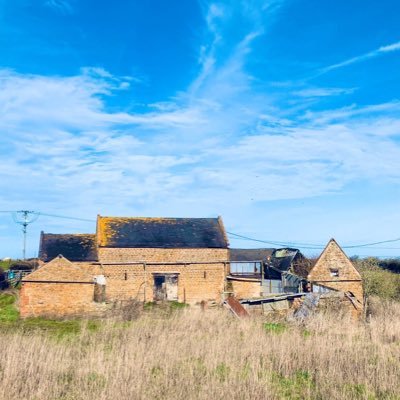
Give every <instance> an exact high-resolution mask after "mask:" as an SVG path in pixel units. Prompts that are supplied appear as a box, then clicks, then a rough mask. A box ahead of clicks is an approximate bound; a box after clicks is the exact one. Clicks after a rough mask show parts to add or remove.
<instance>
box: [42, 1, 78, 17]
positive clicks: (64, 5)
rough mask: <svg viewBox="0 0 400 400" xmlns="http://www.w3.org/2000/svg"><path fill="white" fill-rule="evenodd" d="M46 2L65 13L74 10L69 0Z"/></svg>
mask: <svg viewBox="0 0 400 400" xmlns="http://www.w3.org/2000/svg"><path fill="white" fill-rule="evenodd" d="M44 4H45V6H47V7H50V8H52V9H53V10H55V11H56V12H58V13H60V14H63V15H70V14H73V12H74V9H73V7H72V5H71V2H70V1H68V0H47V1H46V2H45V3H44Z"/></svg>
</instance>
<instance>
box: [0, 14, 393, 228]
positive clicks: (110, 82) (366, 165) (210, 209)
mask: <svg viewBox="0 0 400 400" xmlns="http://www.w3.org/2000/svg"><path fill="white" fill-rule="evenodd" d="M210 13H211V14H213V16H214V17H213V18H214V20H213V21H214V23H217V22H216V21H217V20H218V19H221V18H224V15H225V14H224V15H222V14H221V12H220V11H219V9H213V10H211V9H210ZM216 29H217V30H218V29H221V28H220V26H216ZM261 32H262V31H261V30H258V29H252V30H250V31H249V32H248V34H247V35H245V36H243V37H241V38H240V40H238V41H237V42H235V43H234V44H233V45H232V46H231V47H230V48H229V49H228V50H229V51H226V50H227V49H225V52H224V54H226V56H224V57H222V56H221V55H220V54H219V52H218V46H219V44H215V43H214V44H213V38H212V37H211V39H210V42H207V43H205V45H204V48H206V49H207V51H206V52H205V56H204V57H205V58H204V60H203V65H202V66H201V68H202V69H201V71H199V75H198V78H197V79H195V80H194V82H193V84H192V85H190V87H189V88H188V89H187V91H185V92H183V93H178V94H177V95H176V96H175V97H174V98H170V99H166V101H165V102H159V103H156V104H149V105H148V106H149V108H148V112H141V113H139V112H134V111H129V112H128V111H119V112H110V111H109V109H108V107H107V100H108V96H118V94H119V92H120V90H130V92H129V93H130V94H131V96H132V97H133V98H134V88H133V89H132V88H131V86H130V85H129V83H130V82H132V80H131V79H129V78H127V77H123V78H120V77H116V76H113V75H112V74H111V73H110V72H108V71H105V70H104V69H101V68H83V69H82V70H81V72H80V74H78V75H76V76H70V77H57V76H53V77H49V76H38V75H23V74H18V73H16V72H13V71H9V70H3V71H1V72H0V113H1V118H0V132H1V136H0V146H1V149H2V152H1V153H0V164H1V166H2V167H1V169H0V190H1V191H2V193H9V194H10V196H8V197H3V199H2V201H1V204H0V208H3V209H10V208H11V209H20V208H26V207H27V208H33V209H36V210H39V211H44V212H53V213H58V214H66V215H73V216H77V217H83V218H88V217H90V218H91V217H94V216H95V214H96V213H98V212H99V213H103V214H114V215H115V214H117V215H118V214H119V215H124V214H125V215H138V214H142V215H174V214H175V215H178V216H179V215H180V216H204V215H217V214H223V215H225V214H227V215H235V216H237V219H238V222H237V224H238V225H239V226H240V225H241V224H242V225H243V224H244V222H243V221H242V220H241V219H240V218H241V217H240V215H241V213H242V211H243V210H245V209H250V208H251V207H253V204H257V203H262V202H264V201H270V200H282V199H306V198H311V197H315V196H321V195H324V194H327V193H332V192H334V193H337V192H340V191H341V190H343V188H344V187H346V186H347V185H351V184H353V183H354V182H370V181H379V182H396V183H398V182H399V180H400V145H399V143H398V141H397V138H398V136H399V135H400V105H399V104H400V103H399V102H396V101H393V102H388V103H383V104H376V105H370V106H362V107H361V106H357V105H350V106H348V107H344V108H339V109H333V110H330V109H328V110H322V111H312V110H311V111H308V112H305V113H304V114H303V115H302V116H297V115H291V114H290V113H289V112H287V110H281V109H280V108H279V107H278V106H277V105H276V104H275V103H274V98H273V97H272V96H270V95H269V94H268V93H266V92H265V90H264V89H263V90H261V89H259V88H258V87H257V82H255V81H254V79H253V78H252V76H250V74H249V73H248V72H247V71H246V61H247V57H248V55H249V53H250V52H251V49H252V45H253V43H254V40H256V38H257V37H258V35H260V34H261ZM207 59H209V60H216V61H215V62H214V61H212V62H211V61H209V64H208V66H207V65H206V64H207V62H206V60H207ZM349 90H352V89H341V88H318V87H310V88H307V87H306V88H304V89H302V90H299V91H298V92H297V93H296V95H297V96H298V97H300V98H299V99H297V100H296V101H298V102H299V103H302V102H303V101H304V98H305V97H317V98H318V97H324V96H333V95H341V94H347V93H348V91H349ZM243 218H244V217H243ZM257 218H259V220H260V221H261V220H263V221H264V220H265V218H266V217H261V216H258V217H257ZM71 224H72V223H71ZM54 226H55V229H56V228H57V225H56V224H54ZM71 226H72V225H71ZM67 227H69V225H68V224H67V223H66V222H65V221H62V225H61V224H60V225H58V228H57V229H59V230H60V231H63V230H65V229H66V228H67Z"/></svg>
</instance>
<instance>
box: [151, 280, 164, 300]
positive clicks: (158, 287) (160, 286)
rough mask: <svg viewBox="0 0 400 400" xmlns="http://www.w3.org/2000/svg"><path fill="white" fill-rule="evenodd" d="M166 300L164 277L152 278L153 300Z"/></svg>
mask: <svg viewBox="0 0 400 400" xmlns="http://www.w3.org/2000/svg"><path fill="white" fill-rule="evenodd" d="M166 299H167V291H166V288H165V275H155V276H154V300H156V301H164V300H166Z"/></svg>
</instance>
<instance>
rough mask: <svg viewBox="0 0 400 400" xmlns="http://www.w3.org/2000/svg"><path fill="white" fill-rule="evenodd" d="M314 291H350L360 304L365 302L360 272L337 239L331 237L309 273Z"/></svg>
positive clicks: (309, 279)
mask: <svg viewBox="0 0 400 400" xmlns="http://www.w3.org/2000/svg"><path fill="white" fill-rule="evenodd" d="M308 281H309V282H310V284H311V289H312V291H313V292H326V291H328V290H329V289H333V290H335V291H341V292H345V293H350V294H351V295H353V296H354V297H355V298H356V299H357V301H358V303H359V304H360V305H362V304H363V302H364V298H363V297H364V296H363V293H364V292H363V283H362V278H361V275H360V273H359V272H358V271H357V269H356V268H355V267H354V265H353V264H352V262H351V261H350V259H349V258H348V257H347V256H346V254H345V253H344V251H343V250H342V248H341V247H340V246H339V245H338V244H337V242H336V241H335V239H331V240H330V241H329V242H328V244H327V245H326V247H325V249H324V250H323V251H322V253H321V255H320V256H319V258H318V260H317V261H316V263H315V265H314V266H313V268H312V269H311V271H310V273H309V274H308Z"/></svg>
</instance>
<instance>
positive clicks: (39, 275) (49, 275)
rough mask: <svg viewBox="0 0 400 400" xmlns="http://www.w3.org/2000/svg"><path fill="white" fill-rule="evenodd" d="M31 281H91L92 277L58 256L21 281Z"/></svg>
mask: <svg viewBox="0 0 400 400" xmlns="http://www.w3.org/2000/svg"><path fill="white" fill-rule="evenodd" d="M31 281H36V282H37V281H47V282H87V283H92V282H93V277H92V276H91V275H90V274H89V273H87V272H86V271H85V269H83V268H81V267H80V266H78V265H76V264H74V263H72V262H71V261H69V260H67V259H66V258H64V257H63V256H58V257H56V258H54V259H53V260H51V261H50V262H48V263H47V264H44V265H43V266H42V267H40V268H39V269H37V270H36V271H34V272H32V273H31V274H29V275H27V276H25V278H24V279H23V282H31Z"/></svg>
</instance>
